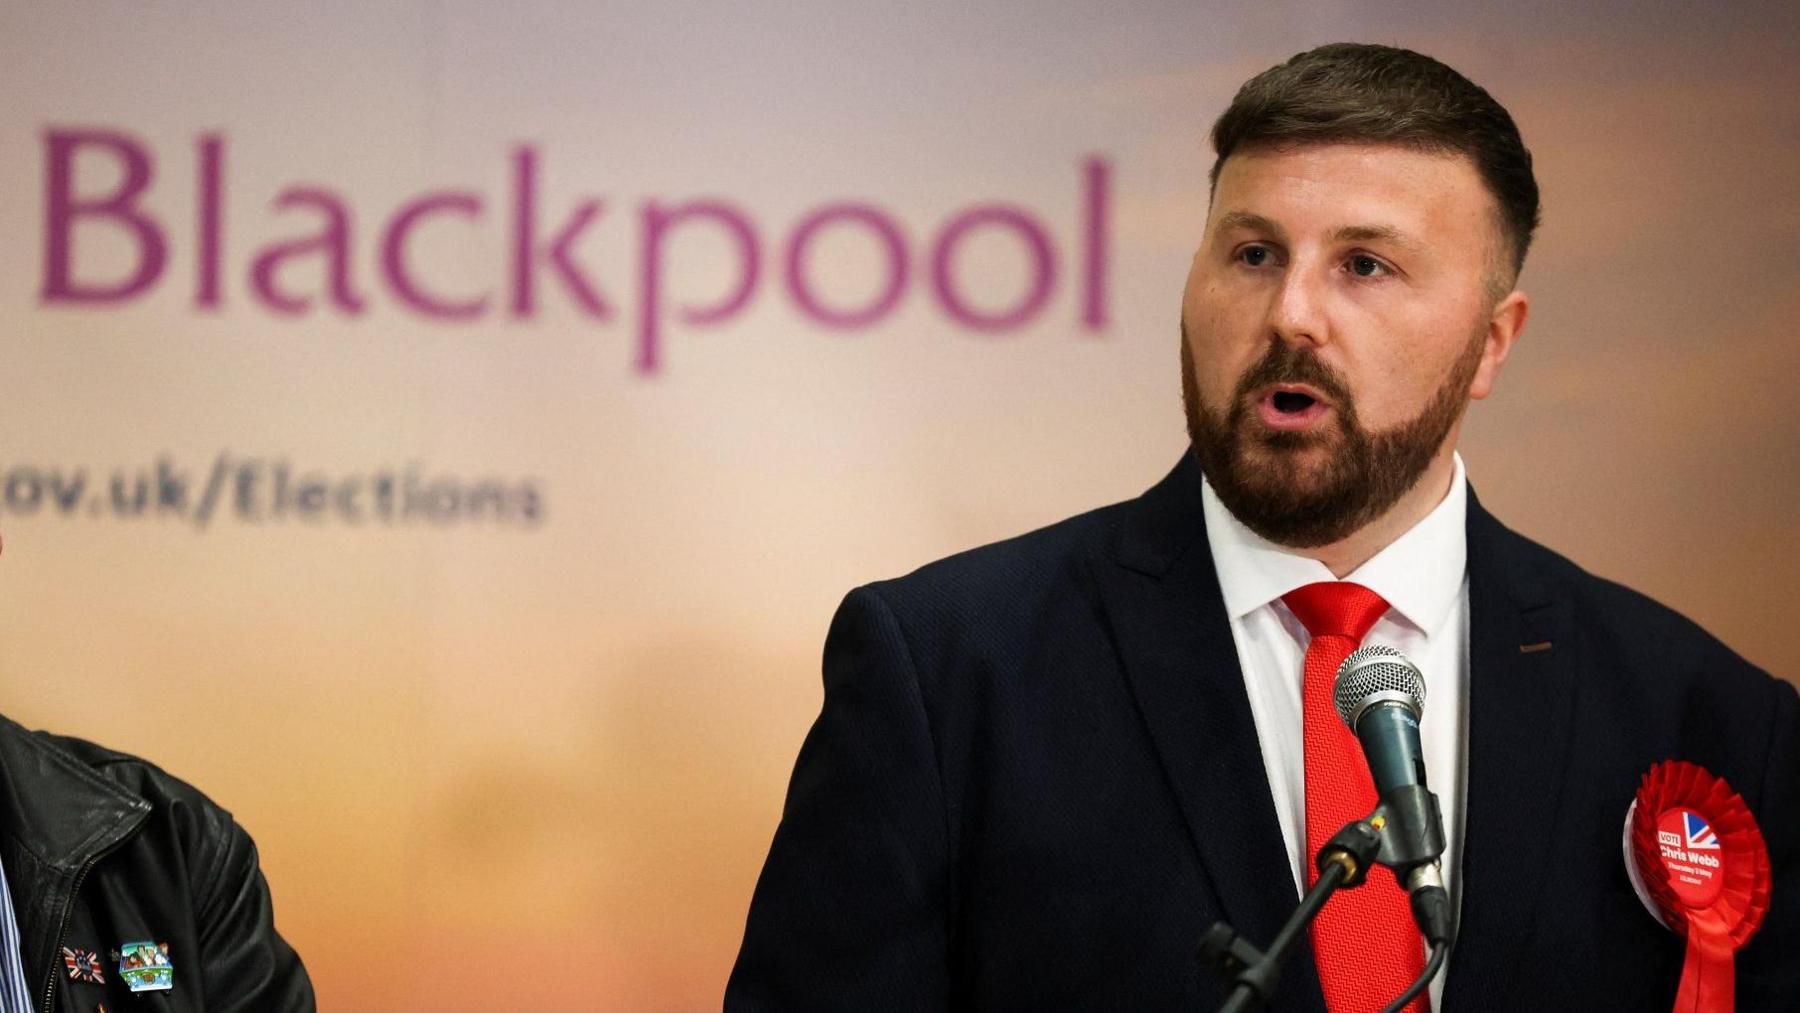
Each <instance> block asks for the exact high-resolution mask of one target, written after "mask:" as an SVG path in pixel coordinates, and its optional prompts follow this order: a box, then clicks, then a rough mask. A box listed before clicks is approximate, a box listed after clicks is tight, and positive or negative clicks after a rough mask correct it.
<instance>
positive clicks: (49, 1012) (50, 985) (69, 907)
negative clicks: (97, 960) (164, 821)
mask: <svg viewBox="0 0 1800 1013" xmlns="http://www.w3.org/2000/svg"><path fill="white" fill-rule="evenodd" d="M138 822H139V823H140V824H141V823H142V822H143V819H142V816H141V815H140V817H139V820H138ZM137 829H138V828H137V826H133V827H132V828H131V830H130V831H128V832H127V833H125V834H124V835H123V836H121V837H120V838H119V839H118V840H116V841H114V842H112V844H110V845H108V846H107V848H106V850H104V851H102V852H100V853H99V854H97V855H94V856H93V857H91V858H89V859H88V860H87V861H86V862H83V863H82V865H81V868H80V869H78V870H76V872H75V886H74V888H73V889H71V890H70V891H69V899H68V900H67V901H65V902H63V911H62V920H61V921H60V922H58V923H57V926H56V941H55V942H54V943H52V944H51V946H50V978H49V980H48V981H46V982H45V983H44V1005H43V1007H42V1013H54V1010H53V1006H54V1004H55V1002H56V982H57V977H56V955H57V954H58V953H59V952H61V950H62V944H63V937H64V934H65V933H67V932H68V931H69V916H70V915H72V914H74V913H75V898H76V897H78V896H80V895H81V884H82V883H83V882H84V881H85V880H86V879H87V875H88V871H89V870H91V869H93V867H94V866H96V865H98V864H100V860H101V859H103V858H105V857H106V856H107V855H110V854H112V853H113V852H115V851H117V850H119V849H120V848H121V847H124V846H125V842H126V841H129V840H131V839H132V838H133V837H136V836H137ZM97 956H98V954H96V957H97Z"/></svg>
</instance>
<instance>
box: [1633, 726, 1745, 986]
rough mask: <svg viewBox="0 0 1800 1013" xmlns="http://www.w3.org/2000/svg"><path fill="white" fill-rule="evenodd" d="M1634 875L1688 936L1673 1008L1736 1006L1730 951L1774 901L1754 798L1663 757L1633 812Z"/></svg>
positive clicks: (1642, 787) (1657, 906)
mask: <svg viewBox="0 0 1800 1013" xmlns="http://www.w3.org/2000/svg"><path fill="white" fill-rule="evenodd" d="M1626 842H1627V853H1626V854H1627V859H1628V861H1629V863H1630V866H1631V868H1630V871H1631V872H1632V883H1633V885H1634V886H1637V887H1639V888H1640V891H1641V895H1642V896H1643V897H1644V899H1645V900H1646V901H1647V902H1648V903H1649V904H1650V905H1652V906H1653V907H1654V908H1655V911H1656V913H1657V914H1658V915H1659V916H1660V917H1661V919H1662V921H1663V923H1664V924H1666V925H1667V926H1668V927H1669V928H1670V929H1672V930H1673V931H1674V932H1676V933H1677V934H1678V935H1682V936H1684V937H1686V939H1687V960H1686V963H1685V964H1684V965H1683V966H1682V969H1681V985H1680V987H1679V989H1677V991H1676V993H1675V1007H1674V1008H1675V1010H1676V1013H1730V1011H1731V1009H1732V1008H1733V1005H1734V982H1735V969H1734V966H1733V957H1734V955H1735V954H1736V953H1737V951H1738V949H1739V948H1741V947H1742V946H1743V945H1744V943H1746V942H1748V941H1749V939H1750V937H1751V935H1753V934H1755V932H1756V930H1757V928H1759V927H1760V926H1761V925H1762V920H1763V915H1765V914H1767V913H1768V910H1769V889H1770V874H1769V849H1768V846H1767V845H1766V844H1764V843H1763V836H1762V831H1761V830H1758V829H1757V827H1756V818H1755V817H1754V816H1752V815H1751V813H1750V807H1749V806H1747V805H1745V804H1744V800H1743V799H1742V798H1741V797H1739V796H1738V794H1737V793H1736V792H1734V791H1732V790H1731V786H1730V785H1729V784H1726V783H1725V781H1724V780H1722V779H1721V778H1717V777H1714V776H1713V775H1712V774H1710V773H1708V772H1707V771H1706V769H1705V768H1704V767H1699V766H1696V765H1695V764H1692V763H1686V762H1683V761H1680V760H1665V761H1663V762H1662V763H1658V764H1656V765H1655V766H1653V767H1651V768H1650V770H1649V772H1647V773H1646V774H1645V775H1644V780H1643V783H1642V784H1640V785H1639V786H1638V792H1637V799H1636V800H1635V801H1634V802H1633V803H1632V805H1631V811H1630V813H1629V814H1628V816H1627V817H1626Z"/></svg>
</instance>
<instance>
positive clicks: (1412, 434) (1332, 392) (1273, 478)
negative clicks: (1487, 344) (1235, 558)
mask: <svg viewBox="0 0 1800 1013" xmlns="http://www.w3.org/2000/svg"><path fill="white" fill-rule="evenodd" d="M1484 338H1485V329H1483V330H1481V331H1477V332H1476V333H1475V335H1474V337H1473V340H1471V341H1470V342H1469V347H1468V349H1467V350H1466V351H1465V352H1464V353H1463V355H1462V357H1461V358H1459V359H1458V360H1457V361H1456V362H1455V363H1454V364H1453V365H1452V366H1451V369H1450V375H1449V376H1448V377H1446V378H1445V380H1444V383H1443V385H1442V386H1441V387H1439V388H1438V390H1437V393H1436V394H1434V395H1433V396H1432V399H1431V402H1430V403H1429V404H1427V405H1426V406H1425V408H1424V410H1423V411H1421V412H1420V413H1419V414H1418V415H1417V416H1415V417H1413V418H1412V419H1410V420H1408V421H1406V422H1403V423H1401V424H1400V425H1398V426H1396V427H1394V428H1393V429H1389V430H1386V431H1383V432H1379V433H1371V432H1369V431H1368V430H1366V429H1364V428H1363V427H1362V425H1361V424H1360V423H1359V422H1358V420H1357V416H1356V405H1355V403H1354V402H1353V401H1352V400H1351V397H1350V389H1349V386H1348V385H1347V384H1346V383H1345V382H1344V380H1343V378H1342V377H1341V376H1340V375H1339V374H1338V373H1337V371H1336V370H1334V369H1332V368H1331V367H1330V366H1328V365H1326V364H1325V363H1324V362H1321V361H1320V360H1319V358H1318V357H1317V356H1316V355H1314V354H1313V353H1311V352H1308V351H1303V350H1301V349H1300V348H1297V347H1295V346H1293V345H1289V344H1288V343H1286V342H1284V341H1280V340H1271V341H1270V343H1269V351H1268V353H1267V354H1265V355H1264V356H1263V358H1262V360H1261V361H1260V362H1258V363H1257V364H1256V365H1254V366H1252V367H1250V369H1249V370H1248V371H1246V372H1245V373H1244V375H1243V376H1242V377H1241V378H1239V380H1238V383H1237V389H1236V390H1234V391H1233V392H1232V395H1231V403H1230V406H1229V410H1227V411H1226V412H1223V413H1220V412H1218V411H1215V410H1214V409H1213V407H1212V406H1209V405H1204V404H1202V403H1201V400H1200V391H1199V388H1198V386H1197V385H1196V382H1195V380H1194V360H1193V352H1192V351H1191V350H1190V348H1189V345H1188V336H1187V324H1186V322H1185V321H1184V322H1183V323H1182V327H1181V400H1182V403H1183V405H1184V406H1185V407H1186V409H1187V427H1188V437H1189V438H1190V439H1191V440H1192V441H1193V444H1194V454H1195V456H1196V457H1197V458H1198V459H1199V461H1200V469H1201V471H1202V472H1204V473H1205V474H1206V479H1207V481H1208V482H1210V483H1211V484H1212V487H1213V491H1215V492H1216V493H1218V495H1219V500H1220V502H1222V503H1224V504H1225V506H1226V507H1227V508H1228V509H1229V510H1230V511H1231V512H1232V514H1233V515H1234V516H1235V517H1237V519H1238V520H1240V521H1242V522H1244V525H1245V526H1246V527H1248V528H1249V529H1250V530H1252V531H1254V532H1256V533H1257V534H1259V535H1261V536H1263V537H1264V538H1267V539H1268V540H1269V541H1271V542H1274V543H1276V544H1277V545H1285V546H1288V547H1290V548H1296V549H1305V548H1314V547H1317V546H1320V545H1330V544H1332V543H1333V542H1337V541H1341V540H1342V539H1344V538H1346V537H1348V536H1349V535H1351V534H1353V533H1355V532H1356V531H1359V530H1361V529H1362V528H1363V527H1364V526H1365V525H1367V524H1369V523H1370V522H1371V521H1373V520H1375V519H1376V518H1378V517H1380V516H1381V515H1382V514H1385V513H1386V512H1387V511H1388V510H1389V509H1390V508H1392V507H1393V505H1394V504H1395V503H1397V502H1399V501H1400V497H1401V496H1404V495H1405V494H1406V492H1407V490H1409V489H1411V488H1412V487H1413V485H1414V484H1415V483H1417V482H1418V480H1419V476H1420V475H1423V474H1424V473H1425V469H1426V468H1427V467H1428V466H1430V464H1431V460H1432V458H1433V457H1435V456H1436V455H1437V452H1438V449H1439V448H1440V447H1442V446H1443V445H1444V439H1445V437H1447V436H1448V435H1449V434H1450V429H1451V427H1453V426H1455V425H1456V421H1457V419H1459V418H1461V416H1462V413H1463V409H1464V408H1465V407H1466V406H1467V405H1468V395H1469V385H1470V383H1471V382H1473V380H1474V379H1475V371H1476V370H1477V369H1478V368H1479V367H1480V365H1481V353H1482V347H1483V344H1484ZM1273 383H1304V384H1308V385H1310V386H1312V387H1314V388H1316V389H1317V390H1318V391H1319V392H1320V393H1321V394H1324V395H1325V396H1326V398H1328V399H1329V400H1330V402H1331V407H1332V414H1331V417H1330V421H1331V422H1332V423H1335V429H1336V431H1335V432H1332V431H1331V430H1330V429H1329V428H1321V429H1318V430H1310V431H1305V432H1296V431H1271V430H1269V429H1267V428H1265V427H1264V426H1263V425H1261V423H1260V420H1258V419H1257V417H1256V415H1255V412H1256V405H1254V404H1252V403H1251V402H1250V394H1251V392H1253V391H1255V390H1257V389H1259V388H1263V387H1267V386H1268V385H1269V384H1273ZM1333 441H1335V442H1336V444H1337V446H1336V450H1335V452H1333V453H1330V454H1329V455H1328V456H1326V458H1325V459H1324V461H1323V462H1322V463H1319V464H1316V465H1313V466H1310V467H1303V466H1302V465H1300V464H1299V463H1298V461H1297V460H1296V458H1295V454H1296V452H1298V451H1300V450H1303V449H1307V448H1311V447H1326V448H1330V446H1331V444H1332V443H1333ZM1257 451H1260V453H1256V452H1257Z"/></svg>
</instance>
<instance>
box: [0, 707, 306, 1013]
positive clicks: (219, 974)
mask: <svg viewBox="0 0 1800 1013" xmlns="http://www.w3.org/2000/svg"><path fill="white" fill-rule="evenodd" d="M0 862H3V863H5V864H4V869H5V873H6V884H7V887H8V890H9V891H10V893H11V894H12V901H13V910H14V912H15V914H16V916H17V918H18V922H19V938H20V949H21V950H22V951H23V956H24V960H25V981H26V983H27V984H28V985H30V986H31V987H32V988H33V989H34V990H35V991H36V993H37V999H36V1008H37V1009H40V1010H42V1011H44V1013H51V1011H54V1010H68V1011H80V1013H95V1010H96V1009H97V1008H104V1009H107V1010H111V1011H115V1013H119V1011H130V1010H151V1009H154V1010H158V1011H162V1010H207V1011H218V1010H246V1011H248V1010H255V1011H258V1013H262V1011H271V1010H311V1009H313V1008H314V1003H313V993H312V983H311V982H310V981H308V980H307V977H306V969H305V968H304V967H302V966H301V964H300V958H299V956H297V955H296V954H295V953H294V951H293V949H292V948H291V947H289V946H288V944H287V943H286V942H285V941H283V940H282V938H281V936H280V935H278V934H277V933H276V931H275V922H274V915H273V910H272V908H271V906H270V902H269V887H268V884H267V883H266V882H264V880H263V876H262V872H261V870H260V869H259V868H258V866H257V860H256V846H255V845H254V844H252V843H251V841H250V837H249V835H248V834H246V833H244V830H243V828H242V827H240V826H238V825H237V823H235V822H234V821H233V820H232V818H231V814H229V813H227V812H226V811H225V810H223V809H221V808H219V807H218V806H217V805H215V804H213V802H212V801H211V800H210V799H208V798H207V797H206V796H204V795H202V794H200V793H199V792H198V791H196V790H194V788H192V787H191V786H189V785H187V784H184V783H183V782H181V781H178V780H176V779H175V778H173V777H170V776H169V775H168V774H166V773H164V772H163V771H161V770H159V769H157V768H156V767H155V766H152V765H151V764H149V763H146V762H144V761H143V760H139V759H137V758H135V757H131V756H126V755H124V754H122V753H115V752H112V751H111V750H107V749H102V748H100V747H99V746H96V745H94V744H92V743H90V742H83V741H81V740H79V739H70V738H64V737H61V736H56V735H50V734H47V733H44V732H31V731H27V730H25V729H23V728H21V727H19V726H18V725H16V724H14V723H13V722H11V721H8V720H6V719H5V718H0ZM137 941H150V942H154V943H167V944H168V950H167V954H168V965H169V967H170V968H171V970H172V971H173V987H172V988H171V989H169V990H168V991H158V992H140V993H137V994H136V995H133V994H132V992H131V990H130V988H129V987H128V985H127V984H126V983H125V982H124V981H123V980H121V978H120V975H119V973H118V971H119V960H118V957H117V956H116V955H115V954H116V952H117V951H118V949H119V947H120V946H121V944H126V943H131V942H137ZM65 948H67V949H68V950H70V951H71V952H72V953H75V954H77V955H78V956H80V955H85V954H93V955H94V956H95V957H96V958H97V964H98V967H97V970H98V973H99V977H100V978H101V981H99V982H94V981H92V980H91V977H92V972H90V971H88V970H87V968H86V966H85V965H84V966H83V967H82V969H81V970H82V974H81V975H80V976H77V974H76V973H74V972H72V971H71V969H70V968H69V966H68V964H67V963H66V962H65V954H64V949H65Z"/></svg>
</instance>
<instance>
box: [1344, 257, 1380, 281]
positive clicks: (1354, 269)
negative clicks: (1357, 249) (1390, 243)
mask: <svg viewBox="0 0 1800 1013" xmlns="http://www.w3.org/2000/svg"><path fill="white" fill-rule="evenodd" d="M1350 272H1351V273H1352V274H1354V275H1356V276H1357V277H1359V278H1373V277H1375V276H1376V275H1379V274H1385V273H1386V272H1387V265H1386V264H1383V263H1382V262H1381V261H1379V260H1376V259H1375V258H1374V257H1367V256H1355V257H1351V258H1350Z"/></svg>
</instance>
